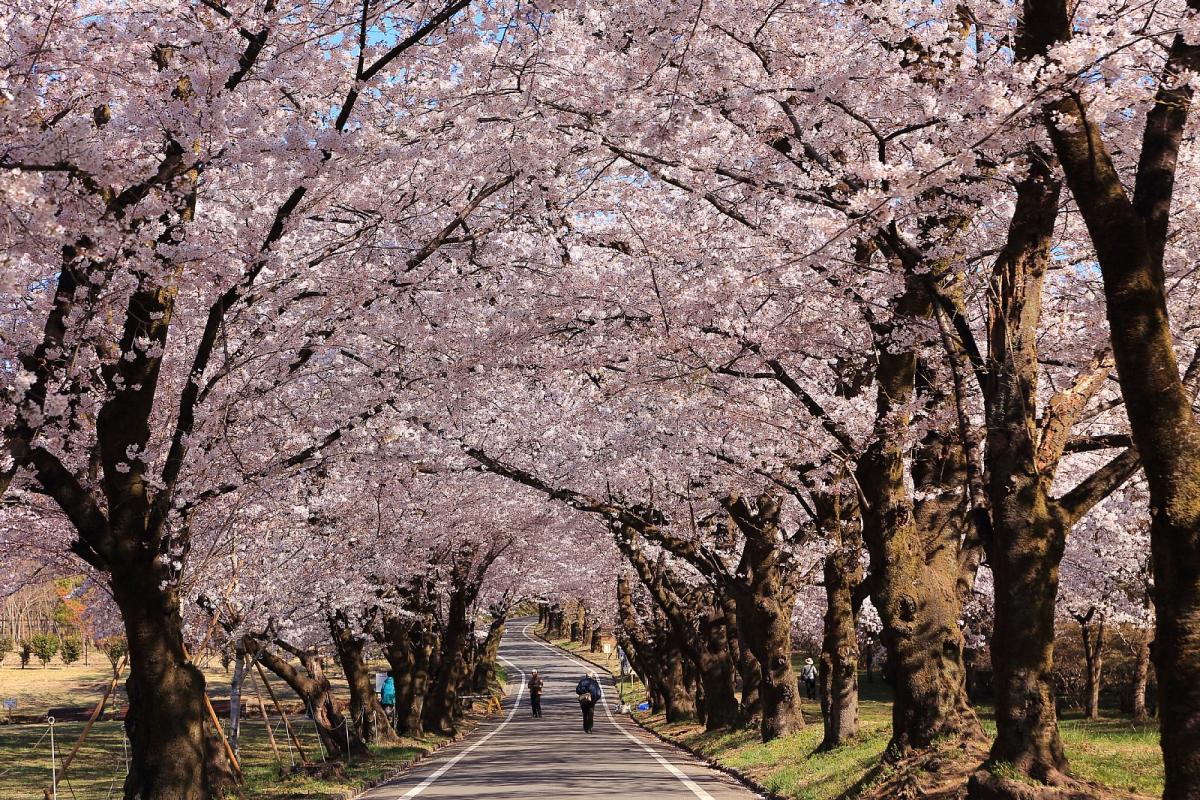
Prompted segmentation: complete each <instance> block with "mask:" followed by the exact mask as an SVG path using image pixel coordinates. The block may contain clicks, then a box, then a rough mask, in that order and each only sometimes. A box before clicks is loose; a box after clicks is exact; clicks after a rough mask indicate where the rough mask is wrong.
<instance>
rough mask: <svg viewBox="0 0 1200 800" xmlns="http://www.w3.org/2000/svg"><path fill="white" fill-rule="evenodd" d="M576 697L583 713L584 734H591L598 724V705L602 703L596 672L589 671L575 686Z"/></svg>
mask: <svg viewBox="0 0 1200 800" xmlns="http://www.w3.org/2000/svg"><path fill="white" fill-rule="evenodd" d="M575 696H576V697H578V698H579V708H580V709H581V710H582V711H583V732H584V733H591V732H592V726H593V725H595V723H596V703H599V702H600V698H601V697H602V694H601V692H600V682H599V681H598V680H596V672H595V671H594V670H592V671H589V672H588V674H587V675H584V676H583V677H582V678H580V679H579V683H577V684H575Z"/></svg>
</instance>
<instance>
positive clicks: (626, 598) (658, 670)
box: [617, 574, 665, 714]
mask: <svg viewBox="0 0 1200 800" xmlns="http://www.w3.org/2000/svg"><path fill="white" fill-rule="evenodd" d="M617 621H618V623H619V624H620V626H621V636H622V638H623V640H624V643H623V645H622V646H623V647H624V648H625V654H626V655H627V656H628V657H629V661H630V664H631V665H632V666H633V667H634V668H635V669H636V670H637V672H638V673H639V674H640V675H641V677H642V682H643V683H645V684H646V691H647V694H648V695H649V700H650V704H651V705H650V710H651V711H652V712H653V713H655V714H657V713H658V712H659V711H661V710H663V709H664V708H665V693H664V692H663V688H662V680H663V672H664V670H663V668H662V664H661V662H660V661H659V658H658V649H657V646H656V644H655V636H654V635H653V634H651V635H650V636H646V635H645V634H644V633H643V631H642V627H641V625H640V624H639V623H638V620H637V613H636V611H635V610H634V605H633V590H632V589H631V587H630V585H629V579H628V578H627V577H626V576H625V575H624V574H622V575H618V576H617Z"/></svg>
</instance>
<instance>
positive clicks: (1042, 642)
mask: <svg viewBox="0 0 1200 800" xmlns="http://www.w3.org/2000/svg"><path fill="white" fill-rule="evenodd" d="M1031 491H1034V489H1033V487H1031V486H1029V485H1026V486H1025V487H1017V488H1016V490H1015V491H1012V490H1009V493H1010V495H1014V496H1018V495H1021V494H1022V493H1023V492H1031ZM1016 505H1017V503H1015V502H1014V503H1006V504H1003V505H1001V506H999V507H997V508H995V510H994V514H995V516H994V539H993V541H994V544H993V546H992V547H990V548H989V555H990V560H991V564H992V571H993V574H994V576H995V585H996V609H995V624H994V629H993V634H992V670H993V677H992V686H993V689H994V691H995V694H996V728H997V730H996V740H995V742H994V743H993V745H992V751H991V759H992V760H993V761H1000V762H1004V763H1007V764H1011V765H1012V766H1013V767H1015V768H1016V769H1017V770H1018V771H1019V772H1021V773H1022V774H1025V775H1029V776H1031V777H1033V778H1035V779H1036V780H1038V781H1041V782H1042V783H1047V784H1050V785H1057V784H1060V783H1062V782H1063V776H1064V775H1065V773H1066V771H1067V758H1066V754H1065V753H1064V752H1063V746H1062V740H1061V738H1060V737H1059V733H1058V717H1057V714H1056V711H1055V703H1054V687H1053V685H1052V684H1051V682H1050V678H1051V676H1052V675H1053V672H1054V606H1055V599H1056V596H1057V594H1058V565H1059V561H1060V560H1061V558H1062V552H1063V547H1064V545H1065V542H1066V533H1065V531H1064V530H1063V529H1062V526H1061V525H1060V524H1059V523H1058V521H1057V520H1055V519H1054V518H1052V517H1049V516H1048V515H1046V514H1045V511H1044V509H1045V508H1046V507H1045V505H1044V503H1043V504H1041V509H1043V511H1042V513H1041V514H1039V513H1038V512H1037V511H1034V512H1033V513H1032V514H1031V515H1029V516H1024V514H1023V513H1018V514H1017V515H1016V516H1015V517H1014V518H1010V517H1009V515H1008V514H1007V513H1006V511H1005V506H1016ZM1022 505H1025V504H1024V503H1022ZM1022 516H1024V518H1021V517H1022Z"/></svg>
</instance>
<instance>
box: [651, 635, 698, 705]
mask: <svg viewBox="0 0 1200 800" xmlns="http://www.w3.org/2000/svg"><path fill="white" fill-rule="evenodd" d="M657 639H658V648H657V649H658V653H659V656H658V663H659V664H660V665H662V674H661V678H660V680H659V687H660V689H661V691H662V695H663V710H664V711H665V712H666V716H667V722H691V721H693V720H695V719H697V716H698V715H697V710H696V693H695V691H694V690H693V689H692V687H691V685H690V681H689V680H688V674H687V665H686V662H688V661H690V660H691V659H689V658H688V656H687V655H686V654H685V653H684V652H683V648H682V647H680V645H679V640H678V637H677V636H675V634H674V632H673V631H672V630H671V628H670V625H669V624H662V625H659V626H658V636H657Z"/></svg>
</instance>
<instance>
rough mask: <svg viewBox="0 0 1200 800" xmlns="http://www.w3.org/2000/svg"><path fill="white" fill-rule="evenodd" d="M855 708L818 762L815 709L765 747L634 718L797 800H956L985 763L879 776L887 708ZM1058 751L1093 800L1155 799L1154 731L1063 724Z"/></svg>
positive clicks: (964, 751)
mask: <svg viewBox="0 0 1200 800" xmlns="http://www.w3.org/2000/svg"><path fill="white" fill-rule="evenodd" d="M553 643H554V644H555V645H558V646H559V647H562V648H563V649H565V650H568V651H570V652H572V653H575V654H576V655H578V656H580V657H581V658H585V659H588V660H590V661H593V662H594V663H596V664H597V665H598V666H601V667H604V668H606V669H610V671H611V669H612V663H611V662H610V661H608V662H606V660H605V659H604V657H603V656H599V657H597V656H596V655H593V654H591V653H589V652H585V651H583V650H582V649H581V648H580V646H579V645H578V644H576V643H572V642H569V641H563V640H557V641H554V642H553ZM860 691H861V698H860V720H861V730H860V733H859V736H858V738H857V739H856V740H855V741H853V742H851V743H850V744H848V745H846V746H844V747H841V748H838V749H837V750H834V751H831V752H826V753H819V752H817V751H816V750H817V746H818V745H819V744H820V742H821V738H822V731H821V718H820V710H819V707H818V706H817V705H816V704H815V703H813V702H810V701H805V707H804V711H805V719H806V721H807V722H808V723H809V724H808V726H807V727H806V728H805V729H804V730H803V731H801V732H799V733H797V734H795V735H792V736H787V737H783V738H781V739H776V740H775V741H773V742H770V743H768V744H763V743H762V742H760V741H759V740H758V735H757V731H754V730H744V729H743V730H728V731H717V732H713V733H709V732H706V731H705V730H704V728H703V726H700V725H695V724H668V723H667V722H666V719H665V718H664V717H663V716H662V715H661V714H656V715H651V714H649V713H648V712H640V713H637V712H635V714H636V716H637V718H638V720H639V721H640V722H641V723H642V724H643V725H645V726H646V727H647V728H649V729H650V730H652V731H654V732H655V733H657V734H658V735H660V736H662V737H663V738H666V739H668V740H670V741H673V742H675V743H677V744H679V745H681V746H683V747H685V748H687V749H688V750H691V751H692V752H694V753H697V754H698V755H701V756H702V757H704V758H706V759H709V760H711V761H713V762H717V763H719V764H721V765H723V766H726V767H731V768H733V769H735V770H738V771H739V772H741V773H742V774H744V775H747V776H748V777H750V778H751V779H753V780H754V781H755V782H756V783H758V784H759V785H760V786H762V787H763V788H765V789H766V790H768V791H770V792H772V793H773V794H775V795H777V796H780V797H785V798H794V799H795V800H843V799H845V800H849V798H861V799H862V800H894V798H905V797H920V798H937V799H939V800H950V798H955V797H958V796H960V795H961V793H962V791H963V789H964V788H965V784H966V780H967V778H968V777H969V776H970V775H971V773H972V772H973V771H974V770H975V769H976V768H977V767H978V765H979V764H980V762H981V761H982V760H983V757H984V755H985V752H984V750H983V749H982V748H981V747H979V746H976V745H966V746H960V745H957V744H953V745H948V746H947V747H945V748H943V749H942V750H941V751H940V752H939V753H937V754H936V755H932V756H928V755H927V756H925V757H922V758H921V759H918V760H914V761H913V762H910V763H907V764H903V763H902V764H899V765H896V766H890V767H885V766H881V756H882V755H883V751H884V748H885V747H886V745H887V740H888V736H889V734H890V730H891V698H890V695H889V693H888V690H887V687H886V686H885V685H884V684H883V683H881V682H879V680H878V678H876V680H875V681H874V682H867V681H865V680H864V681H863V683H862V686H861V690H860ZM628 697H629V699H630V700H631V701H632V702H633V703H634V704H635V705H636V703H637V702H640V701H641V700H642V699H644V697H645V691H644V687H641V686H640V684H636V685H635V686H634V687H633V689H632V691H631V692H630V693H629V694H628ZM980 713H981V714H982V715H983V722H984V728H985V730H986V731H987V733H988V734H989V735H991V734H993V733H994V732H995V727H994V724H993V723H992V721H991V719H990V716H989V715H990V709H988V708H986V707H984V708H981V709H980ZM1061 729H1062V736H1063V742H1064V745H1065V746H1066V749H1067V756H1068V758H1069V759H1070V761H1071V767H1072V770H1073V771H1074V773H1075V775H1076V776H1077V777H1079V778H1080V779H1082V780H1084V781H1089V782H1092V783H1094V784H1095V785H1097V786H1098V787H1099V786H1103V787H1107V789H1101V788H1094V789H1092V790H1091V795H1092V796H1093V797H1095V798H1097V800H1100V799H1101V798H1104V799H1105V800H1107V799H1108V798H1113V799H1115V798H1151V797H1158V796H1161V794H1162V782H1163V768H1162V755H1161V753H1160V751H1159V749H1158V733H1157V728H1156V726H1155V725H1154V724H1153V723H1152V724H1151V725H1135V724H1134V723H1133V722H1132V721H1130V720H1129V719H1127V718H1108V719H1101V720H1097V721H1092V720H1085V719H1072V718H1067V719H1064V720H1062V721H1061Z"/></svg>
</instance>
